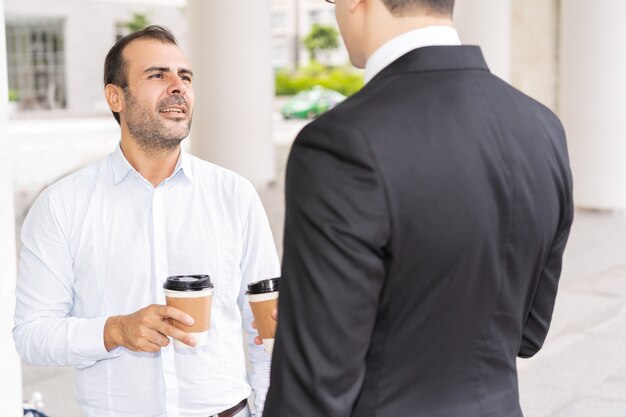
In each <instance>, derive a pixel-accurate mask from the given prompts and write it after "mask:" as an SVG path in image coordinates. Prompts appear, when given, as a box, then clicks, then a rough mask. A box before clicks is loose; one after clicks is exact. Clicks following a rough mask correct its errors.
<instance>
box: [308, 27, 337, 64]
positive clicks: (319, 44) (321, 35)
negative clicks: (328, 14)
mask: <svg viewBox="0 0 626 417" xmlns="http://www.w3.org/2000/svg"><path fill="white" fill-rule="evenodd" d="M303 43H304V47H305V48H306V49H307V51H309V59H310V60H311V61H316V57H317V53H318V52H320V51H330V50H333V49H337V47H339V32H337V29H335V28H334V27H332V26H327V25H320V24H318V23H314V24H313V26H312V27H311V31H310V32H309V34H308V35H306V38H304V41H303Z"/></svg>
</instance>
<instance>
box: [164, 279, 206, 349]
mask: <svg viewBox="0 0 626 417" xmlns="http://www.w3.org/2000/svg"><path fill="white" fill-rule="evenodd" d="M163 291H164V292H165V302H166V303H167V305H168V306H172V307H176V308H177V309H179V310H182V311H184V312H185V313H187V314H189V315H190V316H191V317H193V320H194V323H193V326H185V325H184V324H182V323H179V322H177V321H175V320H172V325H173V326H174V327H176V328H178V329H180V330H182V331H184V332H187V333H190V334H191V335H192V336H194V337H195V338H196V341H197V342H198V343H197V344H196V346H204V345H206V344H207V342H208V338H209V325H210V324H211V301H212V299H213V284H212V283H211V278H210V277H209V276H208V275H176V276H171V277H167V279H166V280H165V282H164V283H163ZM174 346H176V347H191V346H188V345H186V344H184V343H183V342H181V341H179V340H176V339H174Z"/></svg>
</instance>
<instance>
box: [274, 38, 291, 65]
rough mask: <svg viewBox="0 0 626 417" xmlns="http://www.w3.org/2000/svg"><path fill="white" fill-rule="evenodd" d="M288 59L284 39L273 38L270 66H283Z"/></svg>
mask: <svg viewBox="0 0 626 417" xmlns="http://www.w3.org/2000/svg"><path fill="white" fill-rule="evenodd" d="M288 61H289V56H288V50H287V43H286V42H285V40H277V39H275V40H274V41H273V44H272V66H273V67H274V68H284V67H286V66H287V64H288Z"/></svg>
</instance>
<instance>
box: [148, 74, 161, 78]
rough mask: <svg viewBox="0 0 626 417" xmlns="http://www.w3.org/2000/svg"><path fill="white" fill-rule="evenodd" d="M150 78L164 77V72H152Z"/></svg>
mask: <svg viewBox="0 0 626 417" xmlns="http://www.w3.org/2000/svg"><path fill="white" fill-rule="evenodd" d="M148 78H163V74H152V75H151V76H150V77H148Z"/></svg>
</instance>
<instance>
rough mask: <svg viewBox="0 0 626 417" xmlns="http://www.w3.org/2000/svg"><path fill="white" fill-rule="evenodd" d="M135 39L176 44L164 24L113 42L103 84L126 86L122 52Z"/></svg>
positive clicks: (118, 117)
mask: <svg viewBox="0 0 626 417" xmlns="http://www.w3.org/2000/svg"><path fill="white" fill-rule="evenodd" d="M137 39H152V40H156V41H159V42H162V43H169V44H174V45H178V44H177V43H176V38H175V37H174V35H173V34H172V32H171V31H170V30H169V29H168V28H166V27H164V26H158V25H151V26H148V27H146V28H144V29H142V30H139V31H137V32H133V33H131V34H130V35H126V36H124V37H123V38H121V39H119V40H118V41H117V42H115V45H113V47H112V48H111V49H110V50H109V53H108V54H107V57H106V59H105V60H104V85H105V86H106V85H107V84H114V85H117V86H120V87H122V88H126V87H128V79H127V78H126V75H127V74H126V72H127V67H128V63H127V62H126V60H125V59H124V56H123V52H124V48H126V46H128V44H129V43H131V42H132V41H134V40H137ZM112 113H113V117H115V120H117V123H120V114H119V113H117V112H112Z"/></svg>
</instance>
